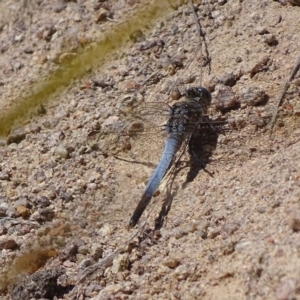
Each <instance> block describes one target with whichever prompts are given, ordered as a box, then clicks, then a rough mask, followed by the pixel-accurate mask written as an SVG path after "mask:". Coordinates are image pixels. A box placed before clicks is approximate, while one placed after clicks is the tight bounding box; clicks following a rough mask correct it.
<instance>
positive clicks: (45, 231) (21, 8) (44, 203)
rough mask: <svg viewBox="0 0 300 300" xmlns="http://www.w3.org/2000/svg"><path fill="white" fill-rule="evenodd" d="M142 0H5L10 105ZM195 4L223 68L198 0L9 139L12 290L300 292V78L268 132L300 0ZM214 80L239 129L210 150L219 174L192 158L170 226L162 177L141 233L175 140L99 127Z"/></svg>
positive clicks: (7, 246)
mask: <svg viewBox="0 0 300 300" xmlns="http://www.w3.org/2000/svg"><path fill="white" fill-rule="evenodd" d="M140 2H143V1H139V0H127V1H125V0H117V1H115V0H107V1H94V0H86V1H84V0H78V1H66V0H64V1H63V0H60V1H46V0H45V1H44V0H39V1H29V0H28V1H8V0H6V1H5V0H3V1H1V2H0V53H1V55H0V105H1V111H2V112H5V111H9V109H10V108H11V107H12V106H13V105H14V103H16V102H18V101H20V100H19V99H21V96H24V95H27V94H28V93H30V91H31V88H32V87H33V86H34V83H36V82H39V80H41V79H43V78H45V76H47V74H48V73H49V72H50V71H53V70H56V69H57V68H60V67H62V66H64V62H65V61H68V60H69V61H72V59H73V58H75V57H77V56H78V55H80V53H81V52H82V51H84V50H83V49H84V46H85V45H89V44H90V43H93V42H96V41H98V39H99V38H101V34H103V32H105V31H106V30H108V29H110V28H112V27H113V26H118V25H119V24H120V23H122V21H123V20H124V19H126V18H128V17H130V16H131V14H134V12H135V11H136V10H138V9H139V8H140V6H142V4H141V3H140ZM177 2H178V3H179V2H180V1H177ZM194 2H195V3H194V5H195V7H196V9H197V11H198V16H199V19H200V20H201V25H202V28H203V31H205V38H206V43H207V46H208V47H207V50H208V52H209V55H210V58H211V72H209V67H208V60H207V59H205V57H204V54H205V50H204V49H203V56H202V57H201V55H200V54H199V52H197V51H196V49H197V45H198V44H199V36H198V31H197V27H196V25H195V19H194V17H193V14H192V13H191V10H190V7H189V5H188V4H187V3H185V2H184V1H183V2H182V3H180V5H176V6H174V7H173V9H172V10H171V11H168V12H166V15H165V16H164V18H162V19H159V20H157V23H156V25H155V26H153V27H151V28H147V29H145V28H141V30H140V31H137V32H135V33H134V34H131V35H130V36H128V40H127V42H126V45H122V46H120V49H119V51H118V52H117V54H113V55H111V56H110V57H109V59H107V61H106V62H105V63H102V64H101V65H100V66H99V67H96V68H95V69H88V70H87V71H86V75H85V76H84V77H83V78H81V79H78V80H74V81H73V82H72V84H70V85H69V86H68V87H67V88H66V89H64V90H61V91H60V92H59V93H57V94H55V95H54V96H52V97H51V99H50V100H49V101H48V102H47V103H43V105H41V106H40V107H37V108H36V111H34V112H32V114H31V118H30V119H27V120H25V121H24V120H23V121H20V122H19V123H18V124H16V125H15V127H14V128H13V129H12V130H11V131H10V133H9V135H8V136H7V137H2V138H1V139H0V154H1V155H0V187H1V189H0V265H1V266H2V268H1V270H0V273H1V274H0V291H1V293H2V294H1V299H94V300H100V299H204V300H205V299H280V300H285V299H298V298H300V277H299V266H300V259H299V253H300V252H299V251H300V151H299V147H300V143H299V140H300V138H299V134H300V129H299V114H300V104H299V91H300V90H299V84H300V81H299V75H297V76H296V78H295V79H294V80H293V82H292V84H291V86H290V88H289V90H288V92H287V94H286V97H285V102H284V104H283V105H282V106H281V108H280V110H279V117H278V120H277V123H276V126H275V129H274V133H273V135H272V137H271V138H269V130H268V123H269V122H270V120H271V117H272V111H273V110H274V106H275V104H276V96H277V95H278V94H279V93H280V91H281V90H282V84H283V83H284V82H285V80H287V78H288V76H289V74H290V71H291V69H292V67H293V65H294V62H295V61H296V59H297V57H298V56H299V49H300V47H299V45H300V42H299V15H300V7H299V1H271V0H253V1H237V0H232V1H224V0H219V1H214V0H210V1H194ZM200 2H201V3H200ZM208 2H209V3H208ZM201 64H202V65H203V76H202V78H201V73H200V69H201V68H200V66H201ZM201 83H202V85H204V86H206V87H207V88H208V89H209V90H210V91H211V92H212V94H213V106H212V108H211V109H210V117H211V118H214V119H216V118H219V119H222V120H227V122H228V128H227V129H226V130H225V132H211V133H210V135H209V137H210V139H213V141H212V143H211V144H208V145H204V146H202V148H201V149H200V150H201V152H200V153H204V152H205V153H206V154H205V155H207V157H206V159H205V161H204V164H205V165H206V166H205V169H206V172H205V170H203V169H200V170H199V169H197V170H196V171H195V172H194V173H193V172H192V171H191V170H190V168H189V167H186V164H185V162H187V161H188V159H189V158H188V154H187V153H186V155H185V156H183V157H182V158H181V160H182V163H181V164H180V166H182V168H178V169H181V170H180V171H179V172H178V173H177V175H176V178H175V180H174V182H173V189H172V191H173V198H172V206H171V209H170V212H169V214H168V216H167V218H166V220H165V222H164V224H163V226H162V228H161V229H160V230H153V228H154V220H155V217H156V216H157V214H158V213H159V211H160V207H161V203H162V201H163V199H164V197H165V192H164V189H163V188H160V191H159V192H157V194H156V196H155V197H154V199H153V201H152V203H151V205H150V206H149V209H148V210H147V213H145V214H144V216H143V218H142V219H141V221H140V223H139V224H140V227H137V228H136V229H133V230H131V231H128V230H127V225H128V222H129V219H130V216H131V214H132V212H133V210H134V208H135V206H136V205H137V203H138V201H139V199H140V197H141V194H142V192H143V189H144V187H145V184H147V180H148V179H149V177H150V176H151V174H152V172H153V165H155V164H156V163H157V160H158V159H159V154H160V153H162V146H163V143H164V140H163V139H160V138H159V137H157V136H158V134H157V133H155V134H154V135H153V134H152V135H147V134H145V135H143V136H142V137H134V136H133V137H131V138H128V137H125V136H123V137H121V138H120V139H119V140H116V139H115V137H114V136H112V135H110V136H109V135H106V134H105V135H104V136H102V139H100V140H98V139H97V138H96V137H97V134H96V136H95V138H94V137H93V136H92V137H91V138H90V139H89V138H88V136H89V134H90V133H91V132H94V131H99V130H101V132H105V130H106V129H107V128H109V129H110V128H113V129H114V130H115V131H118V130H119V129H120V128H122V126H123V125H124V122H125V121H123V119H122V116H123V115H125V116H126V115H127V116H128V115H130V112H131V110H134V109H135V108H136V107H139V106H140V104H141V103H143V101H146V102H149V103H152V105H154V104H153V103H156V104H155V105H154V106H153V107H155V109H157V108H158V107H159V105H160V107H163V105H162V103H164V104H165V105H166V103H168V104H171V103H172V102H173V101H174V100H178V99H180V98H181V96H182V94H183V92H184V90H185V89H186V88H187V87H190V86H197V85H200V84H201ZM158 102H159V103H160V104H159V105H158V104H157V103H158ZM24 109H25V108H24ZM134 126H143V123H135V124H134ZM226 126H227V125H226ZM98 136H99V134H98ZM206 138H207V136H206V135H204V134H202V135H200V138H199V139H201V140H205V141H206ZM112 141H113V143H114V147H113V149H112V147H111V145H112V144H111V142H112ZM199 144H200V142H199ZM198 150H199V149H198ZM198 150H197V151H198ZM200 150H199V151H200ZM112 153H114V154H117V155H118V157H119V158H120V157H121V158H122V159H117V158H116V157H115V156H114V155H112ZM126 160H130V161H135V163H133V162H128V161H126ZM138 162H140V163H138ZM145 162H147V164H146V163H145ZM167 184H170V182H169V183H168V182H167ZM148 214H149V216H147V215H148Z"/></svg>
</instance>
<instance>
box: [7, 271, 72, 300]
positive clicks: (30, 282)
mask: <svg viewBox="0 0 300 300" xmlns="http://www.w3.org/2000/svg"><path fill="white" fill-rule="evenodd" d="M64 274H65V269H63V268H61V267H58V268H54V269H47V270H42V271H40V272H37V273H35V274H33V275H30V276H27V277H25V278H22V279H21V280H20V281H19V282H17V283H15V284H13V285H12V286H11V287H10V289H9V293H10V296H11V299H12V300H19V299H31V298H36V299H41V298H46V299H53V298H54V297H58V298H60V297H62V296H63V295H64V294H66V293H68V292H69V291H70V290H71V289H72V288H73V286H67V287H64V286H61V285H60V284H58V283H57V280H58V278H59V277H60V276H62V275H64Z"/></svg>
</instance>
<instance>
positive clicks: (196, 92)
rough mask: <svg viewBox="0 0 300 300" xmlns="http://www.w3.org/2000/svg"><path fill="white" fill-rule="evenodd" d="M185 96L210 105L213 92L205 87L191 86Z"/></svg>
mask: <svg viewBox="0 0 300 300" xmlns="http://www.w3.org/2000/svg"><path fill="white" fill-rule="evenodd" d="M185 96H186V97H187V98H188V99H189V100H193V101H197V102H199V103H200V104H204V105H205V106H206V107H208V106H209V105H210V104H211V93H210V92H209V91H208V90H207V89H206V88H204V87H202V86H199V87H191V88H189V89H187V90H186V93H185Z"/></svg>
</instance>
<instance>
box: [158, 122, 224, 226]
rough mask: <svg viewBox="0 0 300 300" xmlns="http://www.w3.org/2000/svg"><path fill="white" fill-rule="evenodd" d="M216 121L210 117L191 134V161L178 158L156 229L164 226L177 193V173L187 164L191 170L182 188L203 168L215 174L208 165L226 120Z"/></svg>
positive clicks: (189, 144)
mask: <svg viewBox="0 0 300 300" xmlns="http://www.w3.org/2000/svg"><path fill="white" fill-rule="evenodd" d="M214 122H215V121H212V120H211V119H210V118H209V117H208V122H207V124H206V125H204V126H200V127H199V128H198V129H197V130H196V131H195V132H194V133H193V134H192V136H191V138H190V140H189V142H188V144H187V147H188V153H189V161H188V162H186V163H185V164H182V161H180V159H178V160H177V162H176V164H175V166H174V172H173V174H172V177H171V178H170V181H171V183H170V185H169V188H168V191H167V196H166V198H165V199H164V201H163V204H162V207H161V210H160V213H159V216H158V217H157V218H156V219H155V230H159V229H161V228H162V227H163V224H164V220H165V218H166V216H167V215H168V213H169V211H170V209H171V206H172V202H173V198H174V196H175V193H172V192H171V190H172V185H173V182H174V180H175V177H176V175H177V174H178V173H179V172H180V171H181V170H182V169H183V168H186V167H187V166H188V167H189V171H188V173H187V175H186V179H185V182H184V183H183V184H182V188H183V189H184V188H186V187H187V185H188V184H189V183H190V182H192V181H193V180H194V179H195V178H196V177H197V175H198V174H199V172H200V171H201V170H204V171H205V172H207V173H208V174H209V175H210V176H213V173H211V172H209V171H208V170H206V166H207V165H208V164H209V163H210V162H211V157H212V154H213V152H214V150H215V149H216V147H217V143H218V137H219V135H220V134H224V127H223V125H224V124H225V122H224V121H223V122H222V125H220V123H217V125H216V124H214Z"/></svg>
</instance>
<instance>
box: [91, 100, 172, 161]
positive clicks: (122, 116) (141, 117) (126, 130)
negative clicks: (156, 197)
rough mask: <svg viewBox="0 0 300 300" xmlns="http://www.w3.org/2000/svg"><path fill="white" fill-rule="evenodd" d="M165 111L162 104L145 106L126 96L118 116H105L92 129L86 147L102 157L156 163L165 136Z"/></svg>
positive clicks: (166, 112)
mask: <svg viewBox="0 0 300 300" xmlns="http://www.w3.org/2000/svg"><path fill="white" fill-rule="evenodd" d="M168 111H169V106H168V105H167V104H166V103H163V102H157V103H145V102H143V101H142V99H138V98H137V97H125V98H124V100H123V101H122V102H121V104H120V106H119V107H118V114H117V115H115V116H110V117H108V118H107V119H106V120H105V121H104V122H103V123H102V124H100V125H101V127H100V128H97V129H96V130H93V129H92V128H91V130H90V132H89V134H88V138H87V141H88V144H89V146H90V147H91V149H93V150H99V151H100V152H102V153H103V154H104V155H117V156H120V157H121V158H124V159H128V160H134V161H138V162H143V163H149V164H156V163H157V162H158V161H159V158H160V155H161V154H162V151H163V147H164V143H165V140H166V137H167V132H166V131H165V125H166V122H167V120H168V115H169V112H168ZM141 149H143V150H144V151H141ZM145 149H146V150H145Z"/></svg>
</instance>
